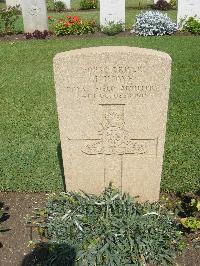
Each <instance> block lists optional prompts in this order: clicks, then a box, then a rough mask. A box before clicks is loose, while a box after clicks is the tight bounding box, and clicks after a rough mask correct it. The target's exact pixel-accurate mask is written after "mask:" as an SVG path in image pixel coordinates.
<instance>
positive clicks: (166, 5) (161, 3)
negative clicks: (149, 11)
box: [153, 0, 172, 11]
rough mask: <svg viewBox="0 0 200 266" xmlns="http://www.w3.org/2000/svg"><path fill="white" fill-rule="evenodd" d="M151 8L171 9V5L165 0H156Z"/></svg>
mask: <svg viewBox="0 0 200 266" xmlns="http://www.w3.org/2000/svg"><path fill="white" fill-rule="evenodd" d="M153 8H154V9H156V10H164V11H167V10H170V9H172V6H171V4H170V3H168V2H167V1H165V0H158V2H156V4H154V5H153Z"/></svg>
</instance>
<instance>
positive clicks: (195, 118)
mask: <svg viewBox="0 0 200 266" xmlns="http://www.w3.org/2000/svg"><path fill="white" fill-rule="evenodd" d="M100 45H129V46H138V47H147V48H153V49H157V50H161V51H165V52H167V53H169V54H170V55H171V57H172V59H173V66H172V81H171V93H170V103H169V117H168V127H167V138H166V149H165V150H166V151H165V160H164V169H163V175H162V191H171V192H177V191H182V192H186V191H193V192H197V191H199V190H200V175H199V174H200V170H199V159H200V138H199V137H200V134H199V132H200V118H199V117H200V116H199V106H200V60H199V58H200V37H187V36H185V37H176V36H171V37H170V36H166V37H150V38H142V37H117V36H116V37H105V38H101V39H92V38H87V39H82V38H80V39H69V40H66V39H60V40H46V41H22V42H1V43H0V58H1V63H0V73H1V83H0V94H1V95H0V108H1V109H0V114H1V128H0V133H1V135H0V141H1V143H0V165H1V172H0V190H3V191H4V190H6V191H49V192H50V191H62V190H63V188H64V187H63V181H62V171H61V168H60V163H59V158H60V148H59V143H60V140H59V130H58V118H57V112H56V97H55V88H54V82H53V71H52V60H53V57H54V55H55V54H57V53H59V52H63V51H67V50H71V49H76V48H81V47H90V46H100ZM69 67H70V64H69ZM77 67H78V62H77ZM152 71H153V69H152ZM86 78H87V77H86ZM94 178H95V177H94Z"/></svg>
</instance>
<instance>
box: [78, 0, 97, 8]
mask: <svg viewBox="0 0 200 266" xmlns="http://www.w3.org/2000/svg"><path fill="white" fill-rule="evenodd" d="M97 5H98V0H81V1H80V9H95V8H97Z"/></svg>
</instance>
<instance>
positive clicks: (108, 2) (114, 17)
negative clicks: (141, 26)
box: [100, 0, 125, 26]
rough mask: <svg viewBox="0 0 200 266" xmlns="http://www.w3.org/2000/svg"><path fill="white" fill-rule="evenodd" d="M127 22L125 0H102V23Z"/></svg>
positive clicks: (103, 24)
mask: <svg viewBox="0 0 200 266" xmlns="http://www.w3.org/2000/svg"><path fill="white" fill-rule="evenodd" d="M110 22H113V23H122V24H125V0H100V25H101V26H106V25H108V24H109V23H110Z"/></svg>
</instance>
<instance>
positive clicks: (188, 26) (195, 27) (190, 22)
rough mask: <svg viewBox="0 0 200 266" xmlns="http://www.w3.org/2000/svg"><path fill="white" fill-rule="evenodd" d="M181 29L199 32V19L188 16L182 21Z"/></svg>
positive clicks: (194, 32) (193, 32)
mask: <svg viewBox="0 0 200 266" xmlns="http://www.w3.org/2000/svg"><path fill="white" fill-rule="evenodd" d="M182 25H183V26H182V30H183V31H187V32H191V33H192V34H200V20H199V19H197V18H194V17H190V18H188V19H187V20H185V21H183V23H182Z"/></svg>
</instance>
